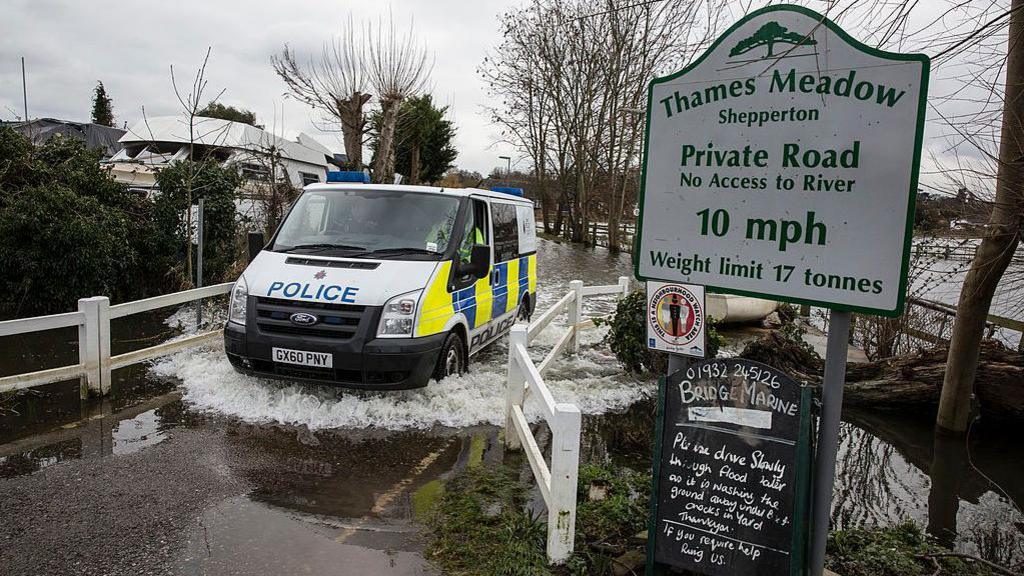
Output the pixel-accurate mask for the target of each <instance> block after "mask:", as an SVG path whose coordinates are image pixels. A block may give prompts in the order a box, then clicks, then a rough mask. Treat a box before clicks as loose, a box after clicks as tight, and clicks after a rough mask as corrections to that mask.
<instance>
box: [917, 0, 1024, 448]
mask: <svg viewBox="0 0 1024 576" xmlns="http://www.w3.org/2000/svg"><path fill="white" fill-rule="evenodd" d="M1007 15H1008V16H1009V35H1008V36H1009V37H1008V42H1007V58H1006V84H1005V92H1004V95H1003V102H1004V104H1003V111H1002V118H1001V124H1002V126H1001V132H1002V133H1001V137H1000V139H999V155H998V170H997V172H996V179H995V180H996V182H995V188H996V192H995V202H994V205H993V207H992V215H991V217H990V218H989V223H988V227H987V229H986V231H985V235H984V236H983V237H982V239H981V243H980V244H979V245H978V249H977V251H976V252H975V255H974V260H973V262H972V264H971V268H970V270H969V271H968V272H967V277H966V278H965V279H964V285H963V288H962V289H961V291H960V300H959V303H958V304H957V314H956V323H955V324H954V325H953V336H952V338H951V339H950V347H949V358H948V360H947V363H946V375H945V379H944V380H943V384H942V396H941V398H940V402H939V414H938V418H937V420H936V424H937V425H938V426H940V427H942V428H945V429H947V430H951V431H954V432H964V431H965V430H966V429H967V423H968V421H969V419H970V409H971V402H970V397H971V390H972V389H973V387H974V377H975V373H976V371H977V367H978V353H979V350H980V344H981V338H982V335H983V333H984V329H985V321H986V319H987V317H988V312H989V308H990V307H991V305H992V298H993V296H994V295H995V292H996V288H997V287H998V285H999V282H1000V280H1001V279H1002V277H1003V274H1004V273H1005V272H1006V269H1007V268H1008V267H1009V265H1010V261H1011V260H1012V259H1013V256H1014V254H1015V252H1016V250H1017V246H1018V245H1019V244H1020V236H1021V230H1022V227H1024V129H1022V127H1021V122H1022V121H1024V44H1022V42H1024V0H1013V3H1012V5H1011V8H1010V10H1009V11H1008V13H1007Z"/></svg>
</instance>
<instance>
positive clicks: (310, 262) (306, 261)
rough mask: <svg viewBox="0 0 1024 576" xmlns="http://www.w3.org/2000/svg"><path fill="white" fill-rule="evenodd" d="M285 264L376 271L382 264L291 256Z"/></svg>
mask: <svg viewBox="0 0 1024 576" xmlns="http://www.w3.org/2000/svg"><path fill="white" fill-rule="evenodd" d="M284 263H285V264H297V265H299V266H317V267H319V268H350V269H356V270H376V269H377V268H378V267H379V266H380V262H352V261H350V260H320V259H318V258H297V257H295V256H289V257H288V258H285V260H284Z"/></svg>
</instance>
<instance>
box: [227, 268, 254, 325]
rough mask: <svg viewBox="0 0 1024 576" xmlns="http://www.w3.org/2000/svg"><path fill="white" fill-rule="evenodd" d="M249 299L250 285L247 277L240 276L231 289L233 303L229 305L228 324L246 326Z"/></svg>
mask: <svg viewBox="0 0 1024 576" xmlns="http://www.w3.org/2000/svg"><path fill="white" fill-rule="evenodd" d="M248 298H249V285H248V284H246V283H245V276H239V277H238V280H237V281H236V282H235V286H234V287H233V288H232V289H231V302H230V303H229V304H228V322H234V323H235V324H241V325H242V326H245V308H246V306H245V301H246V300H248Z"/></svg>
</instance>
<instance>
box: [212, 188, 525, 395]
mask: <svg viewBox="0 0 1024 576" xmlns="http://www.w3.org/2000/svg"><path fill="white" fill-rule="evenodd" d="M520 194H521V192H520ZM261 244H262V243H261ZM536 249H537V239H536V228H535V224H534V215H533V203H532V202H531V201H529V200H525V199H523V198H521V197H517V196H516V195H513V194H510V193H506V192H497V191H488V190H478V189H470V188H461V189H451V188H436V187H428V186H400V185H376V184H366V183H327V184H313V185H309V186H307V187H306V188H305V189H304V190H303V192H302V194H301V195H300V196H299V198H298V199H297V200H296V201H295V203H294V204H293V206H292V207H291V209H290V210H289V212H288V214H287V216H286V217H285V219H284V221H283V222H282V223H281V225H280V227H279V228H278V230H277V232H276V233H275V234H274V236H273V237H272V238H271V239H270V241H269V242H267V243H266V245H265V246H263V249H262V250H260V251H259V253H258V254H256V255H255V257H254V258H253V259H252V261H251V262H250V264H249V266H248V267H247V268H246V269H245V271H244V272H243V273H242V275H241V276H240V277H239V278H238V281H237V282H236V283H235V286H234V288H233V290H232V292H231V299H230V305H229V312H228V321H227V323H226V325H225V327H224V350H225V352H226V353H227V357H228V359H229V360H230V362H231V364H232V366H234V368H235V369H236V370H238V371H239V372H242V373H246V374H252V375H256V376H262V377H271V378H282V379H288V380H311V381H318V382H330V383H334V384H337V385H340V386H345V387H353V388H369V389H396V390H397V389H405V388H417V387H421V386H425V385H426V384H427V382H428V381H429V380H430V379H431V378H434V379H437V380H440V379H442V378H444V377H445V376H451V375H454V374H461V373H462V372H464V371H465V370H466V368H467V365H468V362H469V358H470V356H472V355H473V354H475V353H476V352H478V351H479V350H481V349H482V348H483V347H485V346H487V345H488V344H490V343H491V342H493V341H495V340H497V339H498V338H499V337H501V336H502V335H503V334H505V333H506V332H507V331H508V330H509V328H510V327H511V326H512V324H514V323H515V322H516V320H517V319H525V320H528V319H529V317H530V314H531V313H532V312H533V308H534V306H535V304H536V298H537V256H536Z"/></svg>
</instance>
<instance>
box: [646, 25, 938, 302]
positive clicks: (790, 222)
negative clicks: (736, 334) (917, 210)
mask: <svg viewBox="0 0 1024 576" xmlns="http://www.w3.org/2000/svg"><path fill="white" fill-rule="evenodd" d="M928 69H929V62H928V59H927V57H926V56H923V55H918V54H896V53H889V52H882V51H879V50H876V49H873V48H870V47H868V46H866V45H864V44H861V43H860V42H858V41H856V40H854V39H853V38H851V37H850V36H849V35H847V34H846V33H845V32H844V31H843V30H842V29H840V28H839V27H838V26H836V25H835V24H834V23H832V22H831V21H829V20H828V19H826V18H825V17H823V16H821V15H820V14H817V13H816V12H813V11H811V10H808V9H805V8H802V7H796V6H773V7H769V8H766V9H763V10H759V11H757V12H754V13H752V14H750V15H749V16H747V17H746V18H744V19H743V20H741V21H739V22H738V23H737V24H736V25H735V26H733V27H732V28H731V29H730V30H729V31H728V32H726V33H725V34H724V35H723V36H722V37H720V38H719V39H718V41H717V42H716V43H715V44H714V45H713V46H712V47H711V48H710V49H709V50H708V51H707V52H706V53H705V54H704V55H703V56H701V57H700V58H699V59H698V60H697V61H696V62H695V63H694V64H693V65H691V66H689V67H687V68H686V69H684V70H681V71H679V72H677V73H675V74H673V75H671V76H666V77H663V78H657V79H655V80H654V81H653V82H651V85H650V88H649V96H648V98H649V100H648V117H647V140H646V146H645V151H644V153H645V163H644V177H643V187H642V193H641V200H640V209H641V213H640V222H639V228H640V230H639V244H638V248H637V252H636V254H635V264H636V274H637V277H638V278H640V279H644V280H660V281H665V282H686V283H693V284H703V285H706V286H707V287H708V288H709V289H710V290H712V291H716V292H730V293H736V294H746V295H752V296H762V297H766V298H772V299H779V300H788V301H792V302H800V303H810V304H815V305H819V306H824V307H829V308H839V309H846V310H856V311H861V312H867V313H874V314H883V315H889V316H892V315H897V314H899V313H900V312H901V311H902V309H903V294H904V287H905V284H906V277H907V259H908V256H909V247H910V240H911V234H912V226H913V221H914V217H913V216H914V215H913V212H914V193H915V190H916V186H917V176H918V165H919V162H920V153H921V139H922V130H923V123H924V111H925V98H926V92H927V83H928Z"/></svg>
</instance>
